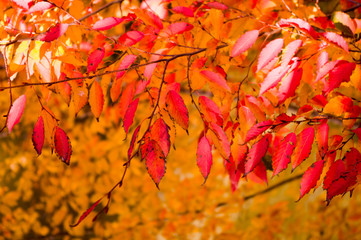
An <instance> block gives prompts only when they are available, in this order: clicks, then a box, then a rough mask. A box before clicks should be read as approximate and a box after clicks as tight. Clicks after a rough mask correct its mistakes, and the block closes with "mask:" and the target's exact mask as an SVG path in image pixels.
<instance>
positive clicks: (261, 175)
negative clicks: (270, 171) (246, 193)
mask: <svg viewBox="0 0 361 240" xmlns="http://www.w3.org/2000/svg"><path fill="white" fill-rule="evenodd" d="M247 179H249V180H251V181H253V182H255V183H258V184H262V183H266V184H267V183H268V179H267V169H266V166H265V165H264V163H263V162H262V161H261V162H260V163H259V164H258V165H257V166H256V167H255V168H254V169H253V171H252V172H250V173H248V174H247Z"/></svg>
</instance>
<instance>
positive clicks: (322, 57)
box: [316, 51, 328, 79]
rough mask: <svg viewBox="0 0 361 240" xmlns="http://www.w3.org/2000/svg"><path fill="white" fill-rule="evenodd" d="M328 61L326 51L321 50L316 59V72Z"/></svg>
mask: <svg viewBox="0 0 361 240" xmlns="http://www.w3.org/2000/svg"><path fill="white" fill-rule="evenodd" d="M327 63H328V53H327V52H326V51H322V52H321V53H320V55H319V56H318V59H317V74H318V73H319V72H320V70H321V68H322V67H323V66H324V65H325V64H327ZM317 78H318V77H316V79H317Z"/></svg>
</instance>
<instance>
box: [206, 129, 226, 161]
mask: <svg viewBox="0 0 361 240" xmlns="http://www.w3.org/2000/svg"><path fill="white" fill-rule="evenodd" d="M210 127H211V129H212V130H213V133H215V135H216V137H217V139H216V140H213V143H214V145H215V147H216V148H217V150H218V152H219V154H221V156H222V157H224V158H225V159H228V158H229V156H230V155H231V145H230V143H229V140H228V138H227V135H226V133H225V132H224V131H223V129H222V128H221V127H220V126H218V125H217V124H215V123H213V122H211V123H210ZM217 140H218V142H217Z"/></svg>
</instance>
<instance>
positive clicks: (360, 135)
mask: <svg viewBox="0 0 361 240" xmlns="http://www.w3.org/2000/svg"><path fill="white" fill-rule="evenodd" d="M352 132H354V133H356V135H357V138H358V139H359V140H361V128H356V129H354V130H352Z"/></svg>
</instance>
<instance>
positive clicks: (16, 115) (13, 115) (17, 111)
mask: <svg viewBox="0 0 361 240" xmlns="http://www.w3.org/2000/svg"><path fill="white" fill-rule="evenodd" d="M25 103H26V95H21V96H20V97H18V98H17V99H16V100H15V101H14V102H13V105H12V106H11V108H10V111H9V115H8V119H7V123H6V125H7V128H8V130H9V133H11V130H12V129H13V127H14V126H15V125H16V124H17V123H18V122H19V121H20V118H21V116H22V115H23V112H24V109H25Z"/></svg>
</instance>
